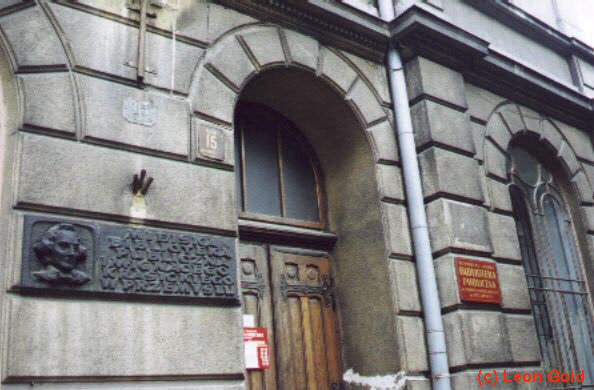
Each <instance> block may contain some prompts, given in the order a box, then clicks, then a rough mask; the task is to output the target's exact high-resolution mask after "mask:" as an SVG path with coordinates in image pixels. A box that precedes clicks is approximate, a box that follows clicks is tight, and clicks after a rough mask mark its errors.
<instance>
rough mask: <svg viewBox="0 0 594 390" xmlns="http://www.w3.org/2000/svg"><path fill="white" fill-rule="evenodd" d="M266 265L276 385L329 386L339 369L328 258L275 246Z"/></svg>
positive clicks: (291, 388)
mask: <svg viewBox="0 0 594 390" xmlns="http://www.w3.org/2000/svg"><path fill="white" fill-rule="evenodd" d="M270 264H271V271H272V280H273V285H272V300H273V307H274V314H275V317H274V323H275V329H276V336H275V340H276V343H277V367H278V370H279V374H278V376H277V377H278V384H279V387H280V388H282V389H286V390H322V389H323V390H326V389H330V388H331V386H332V385H333V384H335V383H338V382H339V380H340V372H341V371H340V353H339V348H338V334H337V323H336V316H335V305H334V292H333V282H332V280H333V279H332V277H331V272H330V262H329V260H328V258H326V257H321V256H320V257H317V256H315V257H314V256H304V255H299V254H294V253H288V252H284V251H283V252H281V251H280V250H274V249H273V250H272V251H271V262H270Z"/></svg>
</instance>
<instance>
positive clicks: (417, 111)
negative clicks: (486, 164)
mask: <svg viewBox="0 0 594 390" xmlns="http://www.w3.org/2000/svg"><path fill="white" fill-rule="evenodd" d="M411 116H412V120H413V128H414V131H415V143H416V146H417V147H422V146H424V145H426V144H428V143H439V144H443V145H447V146H449V147H452V148H456V149H460V150H462V151H465V152H468V153H474V152H475V148H474V140H473V137H472V134H471V133H472V129H471V126H470V117H469V116H468V115H467V114H464V113H462V112H460V111H456V110H453V109H451V108H449V107H446V106H442V105H441V104H438V103H435V102H432V101H430V100H421V101H420V102H418V103H417V104H415V105H414V106H412V107H411Z"/></svg>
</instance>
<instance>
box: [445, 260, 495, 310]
mask: <svg viewBox="0 0 594 390" xmlns="http://www.w3.org/2000/svg"><path fill="white" fill-rule="evenodd" d="M456 275H457V276H458V291H459V293H460V299H461V300H462V301H463V302H479V303H496V304H501V290H500V288H499V277H498V275H497V265H496V264H495V263H491V262H488V261H481V260H473V259H467V258H463V257H456Z"/></svg>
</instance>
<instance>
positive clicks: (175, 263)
mask: <svg viewBox="0 0 594 390" xmlns="http://www.w3.org/2000/svg"><path fill="white" fill-rule="evenodd" d="M24 235H25V237H24V242H23V262H22V268H21V284H20V287H21V288H23V289H28V290H33V291H35V290H45V291H51V290H54V291H60V292H61V293H66V292H67V293H69V294H70V293H72V294H76V293H87V294H89V293H92V294H93V295H99V294H110V295H113V296H116V297H117V296H120V295H126V296H131V295H133V296H138V297H143V296H158V297H175V298H180V299H182V298H183V299H194V300H209V301H215V302H221V303H223V302H227V303H234V304H237V303H238V288H237V276H236V259H235V239H234V238H232V237H222V236H214V235H206V234H197V233H185V232H177V231H167V230H160V229H144V228H143V229H138V228H133V227H129V226H125V225H115V224H104V223H89V222H83V221H75V220H66V219H56V218H48V217H39V216H30V215H27V216H25V229H24Z"/></svg>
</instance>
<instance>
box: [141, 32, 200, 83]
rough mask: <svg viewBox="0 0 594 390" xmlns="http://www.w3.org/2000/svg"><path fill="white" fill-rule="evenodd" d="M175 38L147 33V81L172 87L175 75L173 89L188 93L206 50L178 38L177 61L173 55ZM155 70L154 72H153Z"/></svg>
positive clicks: (176, 45)
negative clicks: (197, 66)
mask: <svg viewBox="0 0 594 390" xmlns="http://www.w3.org/2000/svg"><path fill="white" fill-rule="evenodd" d="M172 45H173V40H172V39H170V38H168V37H164V36H162V35H159V34H153V33H150V34H147V48H148V49H147V54H146V66H147V68H148V70H149V71H148V72H146V73H145V77H144V78H145V82H146V83H147V84H151V85H154V86H157V87H160V88H163V89H171V77H172V73H173V76H174V84H173V89H174V90H175V91H178V92H181V93H183V94H187V93H188V92H189V91H190V83H191V81H192V77H193V76H194V72H195V70H196V64H197V63H198V60H199V59H200V57H201V56H202V54H203V53H204V50H203V49H201V48H199V47H196V46H193V45H189V44H187V43H185V42H181V41H179V40H177V41H176V42H175V63H174V61H173V60H172V58H171V56H172V53H173V48H172ZM151 70H152V71H154V72H151Z"/></svg>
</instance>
